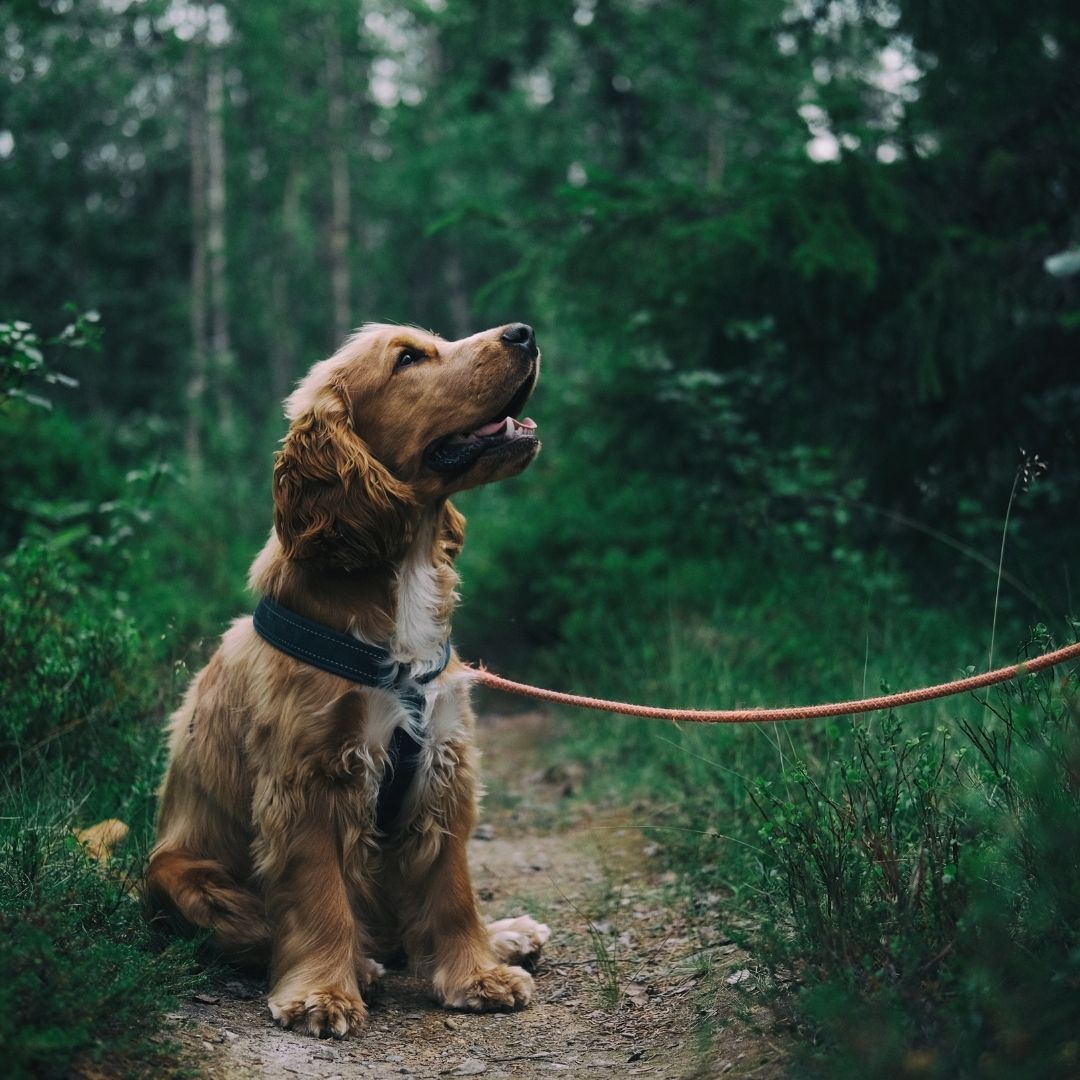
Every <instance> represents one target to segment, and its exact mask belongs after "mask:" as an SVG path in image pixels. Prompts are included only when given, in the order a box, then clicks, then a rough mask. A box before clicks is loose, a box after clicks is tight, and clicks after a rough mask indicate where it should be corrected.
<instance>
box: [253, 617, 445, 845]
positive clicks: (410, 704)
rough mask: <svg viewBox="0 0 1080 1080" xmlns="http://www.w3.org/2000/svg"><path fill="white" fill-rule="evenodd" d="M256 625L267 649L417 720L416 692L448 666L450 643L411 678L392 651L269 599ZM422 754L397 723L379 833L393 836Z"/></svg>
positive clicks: (382, 788) (419, 701) (421, 697)
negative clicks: (386, 696) (366, 690)
mask: <svg viewBox="0 0 1080 1080" xmlns="http://www.w3.org/2000/svg"><path fill="white" fill-rule="evenodd" d="M253 622H254V624H255V631H256V633H258V635H259V636H260V637H261V638H262V639H263V641H265V642H266V643H267V644H268V645H273V647H274V648H275V649H279V650H280V651H281V652H283V653H286V654H287V655H289V656H291V657H293V658H294V659H296V660H302V661H303V662H304V663H305V664H311V666H312V667H317V668H319V669H320V670H322V671H328V672H330V674H331V675H338V676H340V677H341V678H343V679H349V680H350V681H352V682H355V683H360V685H361V686H371V687H375V688H376V689H378V690H386V691H388V692H390V693H391V694H394V695H395V696H396V697H397V699H398V701H400V702H401V704H402V705H403V706H404V708H405V711H406V712H407V713H408V714H409V716H410V717H411V718H412V719H413V720H416V721H419V720H420V719H421V718H422V717H423V715H424V703H425V700H426V694H425V692H424V691H423V690H422V689H418V688H417V684H419V685H420V686H424V685H425V684H427V683H429V682H431V681H432V679H434V678H436V676H438V675H441V674H442V673H443V671H445V670H446V665H447V664H448V663H449V662H450V642H449V641H447V642H446V643H445V644H444V646H443V655H442V660H441V661H440V663H439V666H438V667H437V668H436V669H435V670H434V671H428V672H425V673H424V674H423V675H413V674H412V668H411V665H409V664H402V663H399V662H398V661H396V660H394V659H393V658H392V657H391V655H390V651H389V650H388V649H384V648H382V647H380V646H378V645H368V644H366V643H364V642H362V641H357V640H356V638H354V637H352V636H351V635H349V634H343V633H342V632H341V631H340V630H335V629H333V628H332V627H330V626H324V625H323V624H322V623H319V622H315V621H314V620H313V619H307V618H305V617H304V616H303V615H298V614H297V613H296V612H295V611H290V610H289V608H287V607H282V606H281V604H279V603H278V602H277V601H276V600H271V599H270V597H268V596H264V597H263V598H262V599H261V600H260V601H259V603H258V606H257V607H256V608H255V615H254V619H253ZM410 684H411V685H410ZM421 750H422V746H421V744H420V743H419V742H418V741H417V740H416V738H415V737H414V736H413V734H412V732H411V731H410V730H409V728H408V726H406V725H402V724H399V725H398V726H397V727H396V728H394V732H393V734H392V735H391V736H390V745H389V746H388V747H387V750H386V755H387V760H386V769H385V770H384V772H383V778H382V782H381V783H380V784H379V796H378V801H377V803H376V808H375V824H376V826H378V828H379V831H380V832H383V833H390V832H392V831H393V829H394V824H395V823H396V821H397V819H398V817H399V816H400V814H401V807H402V805H403V804H404V802H405V796H406V795H407V794H408V792H409V788H410V786H411V785H412V782H413V777H414V776H416V770H417V766H418V765H419V763H420V752H421Z"/></svg>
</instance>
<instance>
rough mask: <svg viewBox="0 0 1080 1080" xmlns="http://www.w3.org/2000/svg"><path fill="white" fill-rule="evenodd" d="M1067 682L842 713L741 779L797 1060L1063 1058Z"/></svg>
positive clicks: (1058, 679) (1013, 1063) (1067, 990)
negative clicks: (754, 820) (913, 714)
mask: <svg viewBox="0 0 1080 1080" xmlns="http://www.w3.org/2000/svg"><path fill="white" fill-rule="evenodd" d="M1042 644H1045V641H1044V642H1042ZM1040 651H1041V650H1040ZM1076 689H1077V670H1076V669H1074V670H1073V671H1072V673H1071V674H1069V675H1066V676H1065V677H1064V678H1063V677H1062V675H1061V674H1060V673H1059V674H1058V675H1056V676H1055V675H1052V674H1050V675H1030V676H1027V677H1025V678H1024V679H1023V680H1021V681H1019V682H1017V683H1013V684H1009V685H1007V686H1006V687H1005V688H1004V689H1003V690H1002V691H1000V692H999V693H998V694H997V695H996V697H995V698H994V699H991V700H988V701H987V704H986V706H985V708H984V709H982V710H980V711H979V712H978V713H977V715H978V719H977V720H965V719H961V720H960V721H959V722H958V724H957V725H956V727H955V728H952V729H950V728H949V727H946V726H939V727H937V728H936V729H935V730H933V731H922V732H919V733H916V734H907V735H905V729H906V730H907V731H909V732H910V731H911V730H912V729H911V722H910V719H908V720H906V721H904V720H901V719H899V718H897V717H894V716H892V715H889V716H885V717H876V718H874V719H871V720H868V721H860V722H858V723H857V724H856V725H855V726H854V728H853V735H852V742H851V745H850V748H849V749H847V750H846V751H838V752H837V753H836V754H835V755H834V756H833V757H832V759H831V760H830V761H827V762H813V761H809V760H806V761H796V762H795V763H794V764H790V765H789V766H788V767H787V768H785V769H784V770H783V771H782V773H781V774H780V775H779V777H778V778H777V779H774V780H769V781H765V780H760V781H758V783H757V784H756V786H755V788H754V790H753V792H752V798H753V801H754V804H755V805H756V807H757V808H758V810H759V812H760V814H761V816H762V818H763V822H764V823H763V825H762V827H761V829H760V833H759V836H760V840H759V842H760V843H761V845H762V846H763V848H764V850H765V854H766V859H765V860H764V862H763V869H764V871H765V872H764V874H763V879H762V886H763V889H764V894H765V895H766V896H767V897H768V900H769V905H768V907H767V909H766V916H767V917H766V921H765V930H764V932H763V933H762V934H761V935H760V937H759V938H758V939H757V941H756V942H755V951H756V954H757V956H758V958H759V959H760V960H762V961H763V962H764V963H765V965H766V966H767V968H768V969H769V970H770V972H771V973H772V976H773V978H774V979H775V980H777V982H778V983H781V984H784V985H786V986H788V987H792V986H793V987H794V991H793V992H791V993H787V992H785V993H784V994H782V995H781V996H780V997H779V998H778V1002H779V1003H780V1004H781V1006H782V1007H790V1008H793V1010H794V1016H795V1018H796V1019H797V1020H798V1022H799V1023H800V1024H801V1025H802V1026H803V1029H804V1033H805V1034H806V1035H808V1036H810V1038H809V1039H808V1040H807V1041H806V1043H805V1044H804V1047H803V1048H802V1049H801V1050H800V1052H799V1055H798V1061H799V1064H800V1066H801V1071H803V1072H805V1074H806V1075H811V1076H822V1077H845V1076H851V1077H857V1076H858V1077H882V1078H884V1077H892V1076H898V1075H910V1076H933V1077H957V1076H987V1077H1002V1078H1004V1077H1010V1078H1012V1077H1033V1078H1034V1077H1054V1076H1061V1077H1065V1076H1074V1075H1076V1073H1077V1070H1078V1069H1080V1038H1078V1036H1077V1027H1076V1021H1077V1018H1078V1017H1080V731H1078V726H1077V712H1076V703H1075V693H1076ZM916 730H917V729H916Z"/></svg>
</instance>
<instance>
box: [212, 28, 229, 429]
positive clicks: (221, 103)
mask: <svg viewBox="0 0 1080 1080" xmlns="http://www.w3.org/2000/svg"><path fill="white" fill-rule="evenodd" d="M224 114H225V61H224V58H223V57H222V55H221V52H220V50H219V49H212V50H211V52H210V54H209V57H208V60H207V66H206V209H207V229H206V253H207V260H208V266H209V276H210V356H211V362H212V364H211V366H212V369H213V376H214V387H215V391H216V397H217V407H218V421H219V423H220V424H221V428H222V431H223V432H224V433H226V434H227V433H229V432H230V431H231V430H232V400H231V397H230V394H231V389H230V386H229V382H230V377H231V374H232V343H231V341H230V339H229V307H228V302H229V296H228V276H227V271H228V266H227V260H226V250H225V123H224V121H225V115H224Z"/></svg>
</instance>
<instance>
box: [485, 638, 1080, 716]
mask: <svg viewBox="0 0 1080 1080" xmlns="http://www.w3.org/2000/svg"><path fill="white" fill-rule="evenodd" d="M1075 657H1080V641H1078V642H1076V643H1075V644H1073V645H1066V646H1065V647H1064V648H1061V649H1055V650H1054V651H1053V652H1048V653H1043V655H1042V656H1036V657H1035V658H1034V659H1032V660H1027V661H1025V662H1024V663H1022V664H1016V665H1014V666H1010V667H1003V668H998V669H997V670H996V671H987V672H985V673H984V674H982V675H972V676H970V677H969V678H966V679H955V680H954V681H953V682H947V683H939V684H938V685H937V686H926V687H923V688H922V689H920V690H905V691H903V692H902V693H899V694H886V695H884V696H883V697H873V698H863V699H862V700H860V701H840V702H833V703H832V704H829V705H794V706H790V707H788V708H781V709H661V708H657V707H655V706H652V705H631V704H629V703H627V702H625V701H608V700H606V699H604V698H594V697H585V696H583V695H581V694H564V693H562V692H560V691H558V690H545V689H544V688H543V687H539V686H529V685H528V684H527V683H519V682H513V681H511V680H510V679H504V678H502V677H501V676H499V675H495V674H493V673H492V672H490V671H488V670H487V668H485V667H484V666H483V665H481V666H480V667H477V668H472V669H471V670H472V671H473V673H474V674H475V677H476V681H477V682H479V683H482V684H483V685H484V686H488V687H490V688H491V689H492V690H502V691H503V692H504V693H507V694H520V695H521V696H523V697H531V698H536V699H537V700H539V701H553V702H555V703H556V704H557V705H570V706H574V707H576V708H580V709H595V710H597V711H599V712H610V713H619V714H620V715H622V716H645V717H648V718H650V719H653V720H688V721H692V722H694V723H697V724H775V723H779V722H780V721H782V720H818V719H821V718H822V717H827V716H850V715H852V714H853V713H864V712H873V711H875V710H877V709H892V708H896V707H898V706H900V705H914V704H916V703H917V702H920V701H933V700H934V699H935V698H943V697H950V696H951V695H952V694H963V693H969V692H971V691H972V690H980V689H982V688H983V687H984V686H994V685H995V684H996V683H1003V682H1008V681H1009V680H1010V679H1018V678H1019V677H1020V676H1021V675H1026V674H1030V673H1031V672H1034V671H1042V670H1043V669H1044V668H1051V667H1054V666H1055V665H1057V664H1063V663H1064V662H1065V661H1066V660H1072V659H1074V658H1075Z"/></svg>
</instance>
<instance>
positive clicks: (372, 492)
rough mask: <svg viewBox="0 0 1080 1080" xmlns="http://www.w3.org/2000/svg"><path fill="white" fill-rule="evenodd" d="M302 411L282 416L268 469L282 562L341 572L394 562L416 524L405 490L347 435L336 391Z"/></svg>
mask: <svg viewBox="0 0 1080 1080" xmlns="http://www.w3.org/2000/svg"><path fill="white" fill-rule="evenodd" d="M298 396H299V395H298V394H297V395H294V396H293V398H292V399H290V402H289V404H290V405H292V404H293V403H294V401H295V400H296V399H297V398H298ZM305 404H306V405H307V407H306V408H305V409H304V411H303V412H301V413H300V414H299V415H295V413H294V412H293V410H292V409H290V415H292V416H293V422H292V425H291V426H290V428H289V431H288V434H287V435H286V436H285V442H284V445H283V447H282V449H281V450H280V451H279V452H278V454H277V457H276V459H275V462H274V527H275V528H276V529H277V533H278V537H279V539H280V540H281V544H282V547H283V549H284V551H285V554H286V556H287V557H289V558H291V559H312V560H317V561H320V562H324V563H328V564H332V565H336V566H347V567H357V566H370V565H373V564H375V563H380V562H389V561H394V560H396V559H398V558H400V556H401V555H402V554H403V552H404V551H405V549H406V548H407V547H408V545H409V543H410V542H411V540H412V538H413V532H414V529H415V523H416V520H417V514H416V506H415V502H414V500H413V498H412V494H411V492H410V490H409V488H408V487H407V486H406V485H405V484H403V483H401V481H400V480H396V479H395V478H394V477H393V476H391V475H390V472H389V471H388V470H387V469H386V467H385V466H384V465H382V464H381V463H380V462H378V461H376V460H375V458H374V457H373V456H372V454H371V451H370V450H369V449H368V447H367V446H366V445H365V443H364V441H363V440H362V439H361V438H360V437H359V436H358V435H357V434H356V432H355V431H354V430H353V426H352V418H351V417H350V415H349V410H348V408H347V406H346V404H345V399H344V395H343V394H342V393H341V392H340V391H338V390H337V389H336V388H334V387H333V386H326V387H323V388H321V389H320V391H319V392H318V393H317V394H316V395H314V397H313V398H312V399H309V400H308V401H305Z"/></svg>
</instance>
